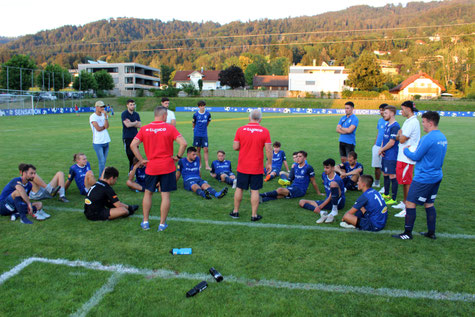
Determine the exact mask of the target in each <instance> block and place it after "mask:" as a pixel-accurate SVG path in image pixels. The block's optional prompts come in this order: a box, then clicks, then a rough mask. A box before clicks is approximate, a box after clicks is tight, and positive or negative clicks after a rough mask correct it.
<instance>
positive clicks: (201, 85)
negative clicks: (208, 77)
mask: <svg viewBox="0 0 475 317" xmlns="http://www.w3.org/2000/svg"><path fill="white" fill-rule="evenodd" d="M198 89H199V90H200V92H201V91H202V90H203V79H198Z"/></svg>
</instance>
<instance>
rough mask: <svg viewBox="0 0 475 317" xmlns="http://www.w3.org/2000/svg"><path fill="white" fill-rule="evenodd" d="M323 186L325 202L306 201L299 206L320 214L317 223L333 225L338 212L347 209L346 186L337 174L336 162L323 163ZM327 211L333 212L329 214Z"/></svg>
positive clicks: (332, 160) (328, 160)
mask: <svg viewBox="0 0 475 317" xmlns="http://www.w3.org/2000/svg"><path fill="white" fill-rule="evenodd" d="M322 181H323V186H324V187H325V194H326V196H327V197H326V198H325V200H317V201H314V200H305V199H302V200H300V201H299V206H300V207H302V208H305V209H308V210H311V211H313V212H315V213H319V214H320V219H318V220H317V221H316V223H318V224H320V223H323V222H325V223H332V222H333V221H334V220H335V216H336V215H338V210H340V209H343V208H344V207H345V184H344V183H343V180H342V179H341V178H340V176H338V174H337V173H336V172H335V160H334V159H327V160H325V161H324V162H323V173H322ZM327 211H331V212H330V214H328V212H327Z"/></svg>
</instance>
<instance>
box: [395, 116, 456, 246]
mask: <svg viewBox="0 0 475 317" xmlns="http://www.w3.org/2000/svg"><path fill="white" fill-rule="evenodd" d="M439 120H440V116H439V114H438V113H437V112H435V111H428V112H426V113H424V114H423V115H422V126H423V128H424V132H426V133H427V135H425V136H423V137H422V139H421V141H420V142H419V145H418V146H417V149H416V151H415V152H411V151H410V150H409V148H408V147H406V148H404V154H405V155H406V156H407V157H408V158H409V159H411V160H413V161H415V162H416V167H415V176H414V180H413V181H412V184H411V186H410V188H409V194H408V195H407V200H406V219H405V225H404V232H403V233H401V234H397V235H393V237H394V238H398V239H402V240H410V239H412V229H413V228H414V222H415V221H416V204H418V205H422V204H424V207H425V209H426V214H427V229H428V230H427V232H421V234H422V235H423V236H425V237H427V238H430V239H435V238H436V237H435V223H436V211H435V208H434V201H435V198H436V197H437V192H438V191H439V186H440V182H441V181H442V176H443V175H442V165H443V164H444V159H445V154H446V153H447V138H446V137H445V135H444V134H442V132H440V130H439V127H438V126H439Z"/></svg>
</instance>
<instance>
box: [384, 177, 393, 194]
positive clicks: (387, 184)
mask: <svg viewBox="0 0 475 317" xmlns="http://www.w3.org/2000/svg"><path fill="white" fill-rule="evenodd" d="M390 184H391V181H390V180H389V176H384V194H385V195H389V186H390Z"/></svg>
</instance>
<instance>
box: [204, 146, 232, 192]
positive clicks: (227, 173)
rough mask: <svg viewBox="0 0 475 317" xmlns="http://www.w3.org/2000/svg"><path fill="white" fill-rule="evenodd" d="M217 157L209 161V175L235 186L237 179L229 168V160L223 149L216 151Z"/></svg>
mask: <svg viewBox="0 0 475 317" xmlns="http://www.w3.org/2000/svg"><path fill="white" fill-rule="evenodd" d="M217 157H218V159H217V160H215V161H213V163H211V171H210V172H209V173H210V175H211V177H213V178H216V179H217V180H218V181H221V182H224V183H226V184H228V185H232V186H233V188H236V182H237V180H236V176H235V175H234V173H233V171H232V169H231V161H229V160H226V153H224V151H223V150H219V151H218V153H217Z"/></svg>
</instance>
